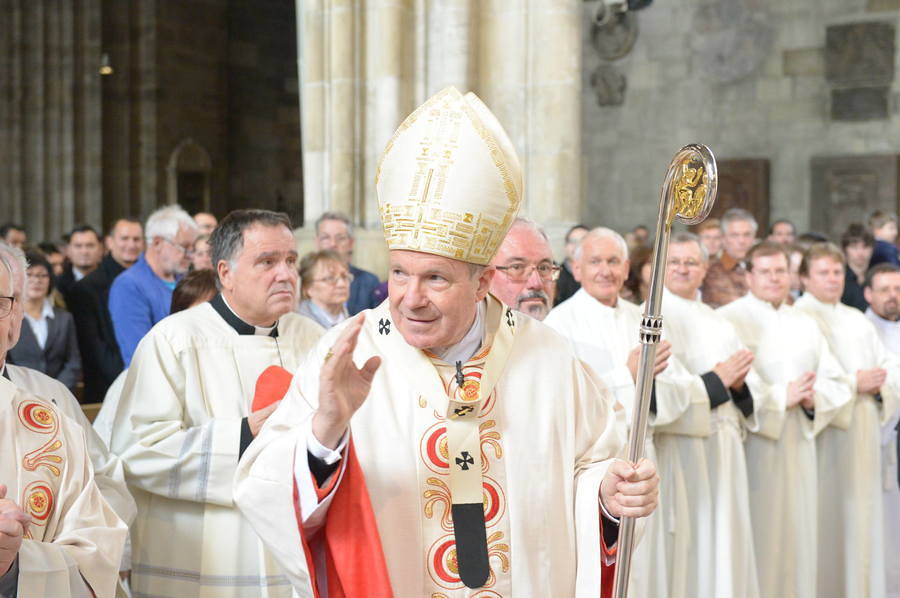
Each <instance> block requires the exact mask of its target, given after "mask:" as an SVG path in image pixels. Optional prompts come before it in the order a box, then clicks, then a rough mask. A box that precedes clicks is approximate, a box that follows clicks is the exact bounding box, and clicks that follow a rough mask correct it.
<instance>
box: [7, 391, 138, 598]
mask: <svg viewBox="0 0 900 598" xmlns="http://www.w3.org/2000/svg"><path fill="white" fill-rule="evenodd" d="M0 455H2V456H3V457H2V459H0V482H2V483H3V484H6V485H7V487H8V490H7V498H9V499H11V500H13V501H15V502H16V504H18V505H19V507H21V508H22V509H23V510H24V511H25V512H27V513H28V514H29V515H30V516H31V524H30V526H29V529H28V533H27V535H26V539H25V540H23V541H22V546H21V548H20V549H19V556H18V568H19V580H18V590H17V592H18V594H17V595H18V596H19V598H70V597H77V598H90V597H91V596H92V595H96V596H97V598H112V597H113V596H115V591H116V585H117V582H118V579H119V578H118V571H119V561H120V559H121V558H122V547H123V546H124V544H125V534H126V532H127V527H126V526H125V524H124V523H123V522H122V521H121V520H119V518H118V517H116V514H115V512H114V511H113V510H112V508H110V506H109V505H108V504H107V503H106V501H105V500H104V499H103V496H102V495H101V494H100V490H99V489H98V488H97V485H96V484H95V483H94V478H93V472H92V470H91V463H90V459H89V457H88V451H87V448H86V447H85V440H84V434H83V432H82V430H81V428H80V427H79V426H78V424H76V423H75V422H74V421H72V420H71V419H69V418H68V417H66V416H65V415H63V414H62V413H61V412H60V411H59V410H58V409H57V408H56V407H55V406H53V405H52V404H51V403H49V402H46V401H44V400H43V399H40V398H38V397H36V396H34V395H33V394H31V393H29V392H27V391H24V390H22V389H20V388H18V387H17V386H15V385H14V384H12V383H11V382H9V381H8V380H6V379H5V378H0Z"/></svg>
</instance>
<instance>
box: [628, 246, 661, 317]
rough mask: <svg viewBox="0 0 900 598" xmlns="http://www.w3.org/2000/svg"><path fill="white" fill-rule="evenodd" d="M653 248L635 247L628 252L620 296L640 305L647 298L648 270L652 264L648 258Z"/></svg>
mask: <svg viewBox="0 0 900 598" xmlns="http://www.w3.org/2000/svg"><path fill="white" fill-rule="evenodd" d="M652 257H653V250H652V249H650V248H649V247H637V248H635V249H634V250H632V251H631V252H630V258H631V259H629V263H630V265H629V266H628V279H627V280H625V284H624V285H623V286H622V297H623V298H624V299H628V300H629V301H631V302H632V303H636V304H638V305H640V304H641V303H643V302H644V301H646V300H647V295H648V294H649V293H650V270H651V268H652V267H653V264H652V263H651V262H650V259H651V258H652Z"/></svg>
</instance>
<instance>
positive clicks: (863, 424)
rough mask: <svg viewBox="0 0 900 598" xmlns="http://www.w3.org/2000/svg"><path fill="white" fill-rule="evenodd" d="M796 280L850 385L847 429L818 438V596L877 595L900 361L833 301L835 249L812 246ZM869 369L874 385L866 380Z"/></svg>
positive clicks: (838, 262)
mask: <svg viewBox="0 0 900 598" xmlns="http://www.w3.org/2000/svg"><path fill="white" fill-rule="evenodd" d="M800 277H801V280H802V281H803V284H804V287H805V288H806V292H805V293H804V294H803V296H802V297H800V299H798V300H797V302H796V303H795V304H794V305H795V306H796V307H797V309H799V310H801V311H803V312H804V313H806V314H809V315H810V316H812V317H813V319H815V321H816V322H817V323H818V324H819V328H820V329H821V331H822V333H823V334H824V335H825V338H826V339H828V345H829V347H830V348H831V351H832V353H834V355H835V356H836V357H837V360H838V361H839V362H840V364H841V366H842V368H843V371H844V375H845V378H846V381H847V385H848V386H849V387H850V388H851V389H852V390H853V399H852V404H851V406H850V409H851V413H850V421H849V426H829V427H828V428H826V429H825V430H824V431H822V433H821V434H820V435H819V437H818V439H817V446H816V449H817V456H818V461H819V504H818V509H819V552H818V555H819V569H818V571H819V582H818V587H819V596H820V597H822V598H829V597H833V598H842V597H843V596H866V597H868V598H883V597H884V595H885V571H884V528H883V527H882V525H883V516H882V511H883V504H882V491H881V486H882V484H881V426H882V425H883V424H885V423H887V422H888V421H889V420H890V419H892V417H893V416H894V414H895V413H896V412H897V409H898V407H900V359H897V358H896V357H895V356H894V355H893V354H891V353H889V352H888V351H887V350H886V349H885V347H884V345H883V344H882V342H881V339H879V338H878V333H877V332H876V331H875V327H874V326H872V324H871V323H870V322H869V321H868V320H867V319H866V317H865V316H864V315H863V314H862V312H860V311H859V310H858V309H855V308H853V307H849V306H847V305H844V304H843V303H841V302H840V299H841V294H842V293H843V289H844V256H843V254H842V253H841V251H840V249H838V248H837V247H835V246H832V245H830V244H828V245H825V244H822V245H814V246H813V247H812V248H810V250H809V251H808V252H807V253H806V255H805V256H804V259H803V262H802V263H801V265H800ZM873 374H874V375H875V376H877V377H878V378H877V379H878V382H875V383H872V384H867V381H866V379H865V377H866V376H867V375H869V376H871V375H873ZM889 533H890V532H889Z"/></svg>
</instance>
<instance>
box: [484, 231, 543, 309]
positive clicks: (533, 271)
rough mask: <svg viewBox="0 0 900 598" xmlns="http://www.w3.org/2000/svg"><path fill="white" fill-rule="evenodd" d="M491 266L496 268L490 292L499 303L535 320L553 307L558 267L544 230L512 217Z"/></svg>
mask: <svg viewBox="0 0 900 598" xmlns="http://www.w3.org/2000/svg"><path fill="white" fill-rule="evenodd" d="M492 265H493V266H494V267H495V268H496V269H497V270H499V273H498V274H497V275H496V276H494V279H493V280H492V281H491V293H493V294H494V295H496V296H497V298H498V299H500V300H501V301H503V303H505V304H507V305H508V306H510V307H512V308H513V309H516V310H518V311H520V312H522V313H526V314H528V315H529V316H531V317H532V318H535V319H536V320H543V319H544V318H546V317H547V314H548V313H550V309H551V308H552V307H553V297H554V295H555V293H556V280H557V278H559V266H557V265H555V264H554V263H553V251H552V250H551V249H550V242H549V241H548V240H547V236H546V235H545V234H544V231H542V230H541V228H540V227H539V226H538V225H537V224H536V223H534V222H532V221H531V220H528V219H526V218H516V220H515V222H513V225H512V226H511V227H510V229H509V232H508V233H506V237H504V239H503V243H501V244H500V248H499V249H498V250H497V255H496V256H495V257H494V261H493V262H492Z"/></svg>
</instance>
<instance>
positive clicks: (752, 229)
mask: <svg viewBox="0 0 900 598" xmlns="http://www.w3.org/2000/svg"><path fill="white" fill-rule="evenodd" d="M756 230H757V224H756V218H754V217H753V214H751V213H750V212H748V211H747V210H744V209H742V208H731V209H730V210H728V211H727V212H725V214H723V215H722V237H723V240H724V243H723V249H724V251H723V252H722V256H721V257H719V258H718V259H715V260H711V261H710V263H709V268H708V269H707V270H706V278H704V279H703V286H702V287H701V288H700V292H701V293H702V294H703V295H702V296H703V302H704V303H706V304H707V305H709V306H710V307H714V308H715V307H720V306H722V305H727V304H729V303H731V302H732V301H734V300H735V299H738V298H740V297H743V296H744V295H746V294H747V278H746V275H747V268H746V266H745V264H744V258H745V257H746V255H747V252H748V251H749V250H750V248H751V247H752V246H753V243H754V242H755V240H756Z"/></svg>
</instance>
